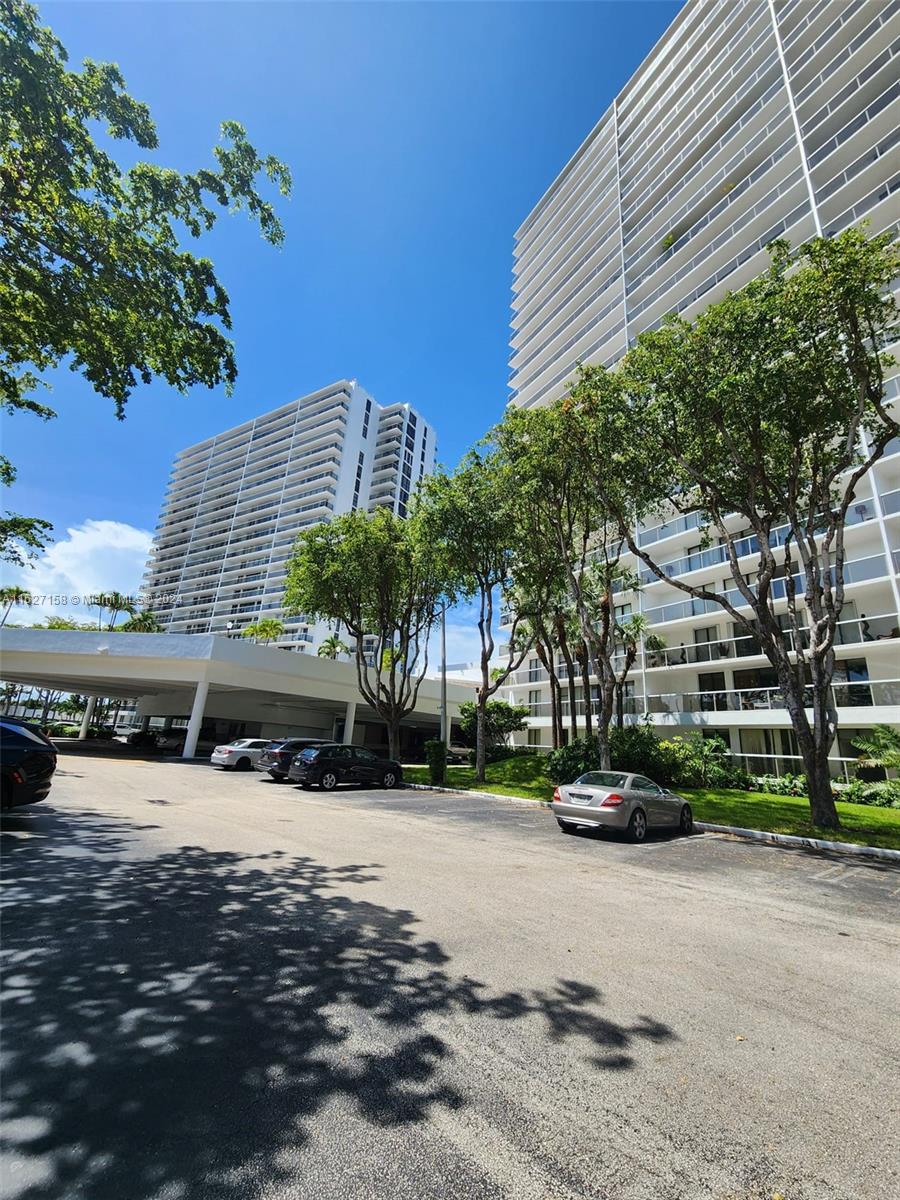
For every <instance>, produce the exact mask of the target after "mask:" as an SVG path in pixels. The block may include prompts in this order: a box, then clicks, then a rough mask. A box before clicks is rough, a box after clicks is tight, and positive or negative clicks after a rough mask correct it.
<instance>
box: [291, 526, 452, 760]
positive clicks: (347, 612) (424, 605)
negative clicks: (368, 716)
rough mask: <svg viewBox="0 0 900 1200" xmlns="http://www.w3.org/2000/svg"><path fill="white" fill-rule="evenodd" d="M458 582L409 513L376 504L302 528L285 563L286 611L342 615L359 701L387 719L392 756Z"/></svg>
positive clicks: (328, 616)
mask: <svg viewBox="0 0 900 1200" xmlns="http://www.w3.org/2000/svg"><path fill="white" fill-rule="evenodd" d="M455 587H456V580H455V579H454V578H453V576H452V573H451V572H449V571H448V566H447V562H446V559H445V558H443V557H442V556H441V554H440V553H439V551H438V549H437V548H436V547H435V546H434V544H433V543H432V542H430V541H429V539H428V538H427V537H425V536H424V535H423V530H422V525H421V522H420V521H419V520H418V518H417V517H416V516H415V514H413V515H412V516H410V517H407V518H405V519H404V518H402V517H398V516H395V515H394V514H393V513H392V512H390V510H389V509H387V508H384V507H381V508H378V509H376V511H375V512H374V513H365V512H362V511H360V510H358V509H357V510H355V511H353V512H348V513H343V514H341V515H340V516H338V517H336V518H335V519H334V520H333V521H329V522H327V523H325V524H322V525H314V526H312V527H311V528H309V529H306V530H304V531H303V532H302V533H301V534H300V536H299V537H298V539H297V544H296V546H295V548H294V553H293V556H292V558H291V560H290V562H289V564H288V573H287V584H286V587H285V594H284V607H285V611H286V612H304V613H307V614H310V615H315V616H317V617H320V618H325V619H327V620H331V621H340V622H341V623H342V624H343V626H344V628H345V629H346V631H347V635H348V637H349V638H351V639H352V640H353V643H354V647H353V653H354V659H355V663H356V672H357V681H358V684H359V690H360V693H361V695H362V697H363V699H364V700H365V701H366V702H367V703H368V704H370V705H371V706H372V708H373V709H374V710H375V711H376V712H377V713H378V714H379V716H380V717H381V718H382V720H383V721H384V722H385V725H386V727H387V732H388V743H389V746H390V752H391V756H392V757H396V756H397V753H398V752H399V732H400V722H401V720H402V719H403V717H405V716H406V715H407V713H410V712H412V711H413V710H414V709H415V707H416V702H417V699H418V695H419V688H420V686H421V683H422V680H423V678H424V677H425V673H426V671H427V669H428V638H429V635H430V633H431V630H432V627H433V625H434V622H435V618H436V617H437V614H438V612H439V611H440V607H441V604H442V603H443V602H444V601H445V600H446V599H448V598H449V597H450V596H451V595H452V594H453V593H454V592H455Z"/></svg>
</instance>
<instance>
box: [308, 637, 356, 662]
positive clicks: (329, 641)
mask: <svg viewBox="0 0 900 1200" xmlns="http://www.w3.org/2000/svg"><path fill="white" fill-rule="evenodd" d="M349 653H350V651H349V649H348V647H347V646H345V645H344V643H343V642H342V641H341V639H340V638H339V637H338V635H337V634H336V633H330V634H329V635H328V637H327V638H326V639H325V640H324V642H322V645H321V646H320V647H319V648H318V650H317V651H316V654H318V656H319V658H332V659H333V658H337V656H338V655H339V654H349Z"/></svg>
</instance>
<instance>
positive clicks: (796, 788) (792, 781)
mask: <svg viewBox="0 0 900 1200" xmlns="http://www.w3.org/2000/svg"><path fill="white" fill-rule="evenodd" d="M755 783H756V787H757V788H758V790H759V791H761V792H768V793H769V794H770V795H772V796H805V795H806V791H807V788H806V776H805V775H792V774H791V773H790V771H788V773H787V774H786V775H757V776H756V777H755Z"/></svg>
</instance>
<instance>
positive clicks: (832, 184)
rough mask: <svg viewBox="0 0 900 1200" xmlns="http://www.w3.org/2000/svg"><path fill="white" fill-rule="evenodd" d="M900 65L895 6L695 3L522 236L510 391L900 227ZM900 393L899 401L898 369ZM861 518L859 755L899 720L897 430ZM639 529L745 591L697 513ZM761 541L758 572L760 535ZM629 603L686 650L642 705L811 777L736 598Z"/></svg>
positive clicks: (850, 664) (528, 674)
mask: <svg viewBox="0 0 900 1200" xmlns="http://www.w3.org/2000/svg"><path fill="white" fill-rule="evenodd" d="M898 66H900V4H898V3H896V0H688V2H687V3H686V4H685V5H684V7H683V8H682V10H681V11H680V12H679V14H678V16H677V17H676V19H675V20H674V21H673V23H672V25H671V26H670V27H669V29H668V30H667V31H666V33H665V34H664V36H663V37H662V38H661V39H660V41H659V42H658V44H657V45H656V46H655V47H654V49H653V50H652V51H651V53H650V54H649V55H648V57H647V58H646V59H645V61H644V62H643V63H642V65H641V66H640V67H639V68H638V70H637V71H636V72H635V74H634V76H633V77H632V78H631V80H630V81H629V82H628V83H627V84H626V86H625V87H624V88H623V90H622V91H621V92H620V93H619V95H618V96H617V97H616V98H615V100H614V101H613V103H612V104H611V105H610V107H609V109H608V110H607V111H606V112H605V113H604V114H603V116H602V117H601V119H600V121H599V122H598V123H597V125H596V126H595V127H594V129H593V130H592V131H591V133H590V135H589V136H588V138H587V139H586V141H585V142H584V143H583V144H582V145H581V147H580V148H579V149H578V150H577V152H576V153H575V155H574V157H573V158H572V159H570V161H569V162H568V164H567V165H566V166H565V167H564V169H563V171H562V172H561V174H560V175H559V176H558V177H557V179H556V180H555V182H554V183H553V184H552V185H551V187H550V188H549V189H548V191H547V192H546V193H545V194H544V196H543V197H542V198H541V199H540V201H539V202H538V204H537V205H536V207H535V208H534V210H533V211H532V212H531V213H530V215H529V216H528V217H527V219H526V220H525V222H524V224H523V225H522V226H521V227H520V229H519V230H518V232H517V233H516V245H515V265H514V283H513V294H514V300H513V307H514V315H513V322H512V329H513V333H512V339H511V354H510V367H511V387H512V401H511V402H512V403H513V404H516V405H518V406H521V407H524V408H531V407H536V406H540V405H544V404H548V403H552V402H553V401H554V400H556V399H558V398H559V397H561V396H563V395H564V394H565V392H566V389H567V385H568V381H569V380H571V379H572V377H573V375H574V373H575V366H576V363H578V362H579V361H583V362H590V363H602V364H604V365H606V366H614V365H615V363H616V362H617V361H618V360H619V359H620V358H621V357H622V355H623V354H624V353H625V351H626V350H627V348H628V346H629V345H630V344H631V343H632V342H633V340H634V338H635V337H636V336H637V335H638V334H639V333H640V332H642V331H643V330H647V329H652V328H655V327H656V326H658V325H659V323H660V321H661V320H662V318H663V317H664V316H665V315H666V314H667V313H670V312H673V311H677V312H679V313H681V314H682V315H684V316H685V317H688V318H690V317H693V316H695V315H696V314H697V313H699V312H700V311H702V310H703V309H704V308H705V307H706V306H707V305H709V304H710V303H712V302H714V301H716V300H718V299H720V298H721V297H722V296H723V295H724V294H725V292H726V291H729V290H735V289H737V288H740V287H741V286H742V285H743V284H745V283H746V282H747V281H748V280H750V279H751V278H753V277H754V276H756V275H758V274H760V273H761V272H762V271H763V270H764V269H765V267H766V265H767V263H768V255H767V253H766V246H767V244H768V243H769V242H771V241H772V240H773V239H774V238H776V237H784V238H787V239H788V240H789V241H790V242H791V244H792V245H798V244H800V243H802V242H803V241H805V240H806V239H808V238H810V237H813V236H815V235H817V234H825V235H830V234H833V233H836V232H838V231H840V230H841V229H845V228H847V227H848V226H850V225H853V224H857V223H858V222H860V221H862V220H866V221H868V222H869V228H870V231H871V232H872V233H877V232H880V231H882V230H888V229H896V228H897V227H898V223H900V99H898V98H900V74H898ZM888 395H889V399H890V402H891V403H892V404H895V405H896V403H897V398H898V395H900V376H897V375H896V374H895V375H894V377H893V378H892V379H891V380H890V382H889V385H888ZM850 516H851V522H852V526H851V528H850V529H849V530H848V534H847V543H846V544H847V557H848V560H849V562H848V577H849V580H850V586H849V587H848V589H847V596H848V602H847V605H846V607H845V610H844V614H843V621H842V623H841V626H840V628H839V650H838V658H839V662H838V670H837V675H836V688H835V694H836V699H837V701H838V707H839V712H840V720H841V735H840V739H839V743H838V744H837V745H836V747H835V752H834V753H835V758H836V759H839V758H841V757H845V758H846V757H854V756H855V751H854V750H853V749H852V748H851V746H850V744H849V742H850V739H851V737H852V736H853V731H854V729H855V728H861V727H864V726H868V725H871V724H872V723H874V722H875V721H879V720H882V721H883V720H888V721H891V722H897V721H898V719H900V709H898V707H897V705H898V703H900V682H898V679H900V668H898V661H900V659H898V650H900V641H898V635H900V593H898V585H897V571H898V568H900V441H895V442H894V443H893V444H892V445H890V446H889V447H888V450H887V453H886V454H885V456H884V458H883V459H882V460H881V462H879V463H878V464H877V465H876V467H875V469H874V470H873V472H872V473H871V475H870V476H869V477H868V478H867V479H866V480H865V481H864V483H863V484H862V485H861V486H860V488H859V495H858V500H857V504H856V506H855V509H854V510H853V511H852V512H851V514H850ZM640 538H641V540H642V541H643V542H644V543H645V544H650V543H653V544H654V546H655V550H656V554H657V555H658V556H659V557H660V558H662V559H664V560H666V562H667V564H668V565H667V571H668V570H669V569H671V574H672V575H673V576H679V577H680V576H690V578H691V581H692V582H697V583H704V582H710V583H714V584H716V586H718V587H726V588H728V590H730V591H733V585H732V584H729V583H727V582H726V581H727V577H728V574H729V572H728V568H727V562H726V559H725V555H724V552H723V549H722V548H721V547H715V546H714V547H712V548H710V549H701V547H700V545H699V542H700V537H699V536H698V534H697V528H696V522H694V523H692V522H690V521H684V520H676V519H673V520H672V521H670V522H669V523H668V524H663V525H659V526H657V527H656V528H653V529H645V530H643V531H641V532H640ZM746 549H747V563H748V565H749V564H750V563H751V561H752V557H753V554H754V544H753V542H752V539H750V538H749V537H748V539H747V546H746ZM621 606H622V612H623V614H624V613H627V612H630V611H638V610H641V611H643V612H644V614H645V615H646V616H647V618H648V619H649V621H650V622H651V628H652V631H653V632H654V633H655V634H658V635H660V636H662V637H664V638H665V640H666V642H667V644H668V646H669V647H670V649H669V650H667V651H666V652H665V653H663V654H658V655H656V656H651V655H648V654H642V656H641V659H640V661H639V663H638V665H637V668H636V670H635V671H634V675H633V683H632V685H631V686H632V690H633V695H632V697H631V698H630V700H629V706H630V709H631V711H632V712H633V713H634V714H636V715H637V714H641V713H643V712H645V711H649V713H650V715H651V718H652V719H653V720H654V722H656V724H657V725H658V726H660V731H661V732H662V731H663V730H665V729H668V730H669V731H670V732H677V730H678V729H679V728H680V729H682V730H683V729H684V728H692V727H693V728H701V729H703V730H708V731H715V732H717V733H720V734H722V735H723V736H724V737H725V738H726V740H729V739H730V742H731V746H732V749H733V750H734V751H736V752H739V753H741V754H743V755H745V756H746V763H747V766H748V767H750V768H752V769H755V770H759V769H761V768H763V767H767V768H769V769H776V768H777V769H784V768H785V766H787V767H788V768H790V769H796V767H797V761H796V759H795V758H793V757H792V756H794V755H796V750H797V748H796V745H795V744H794V740H793V735H792V732H791V729H790V722H789V720H788V719H787V715H786V713H784V711H783V709H781V707H780V706H781V701H780V698H779V693H778V691H777V688H776V687H775V682H776V681H775V679H774V675H773V672H772V670H771V668H770V667H769V665H768V663H767V661H766V660H765V659H764V658H763V656H762V655H760V654H759V652H758V651H759V647H758V645H756V644H755V643H754V640H753V639H752V638H749V637H747V636H746V635H745V633H744V632H743V631H742V630H741V629H739V628H733V627H732V623H731V622H730V620H728V619H727V618H726V616H725V614H724V612H723V611H722V610H720V609H717V610H715V611H710V610H709V609H708V607H707V606H704V605H702V604H700V603H698V602H696V601H692V600H690V599H686V598H685V596H684V593H681V592H678V591H677V590H676V589H675V588H673V587H671V586H670V585H669V584H667V583H665V582H662V581H659V580H657V579H656V577H655V576H646V577H645V586H644V587H643V589H642V590H641V591H639V592H634V593H623V594H622V596H621ZM512 695H513V698H514V699H515V700H516V701H517V702H522V703H527V704H529V706H530V707H531V710H532V714H533V720H532V729H531V731H530V733H529V735H528V736H529V740H530V741H531V742H532V743H533V744H541V743H543V744H545V745H546V744H547V742H548V740H549V729H548V728H547V727H548V726H549V724H550V719H549V702H548V701H549V694H548V688H547V687H546V684H545V680H544V679H543V672H542V670H541V668H540V664H539V663H537V662H536V661H533V662H531V663H529V664H526V666H525V667H524V668H523V670H522V671H521V672H520V673H519V675H518V677H517V679H516V681H515V686H514V687H513V689H512ZM579 697H580V698H579V701H578V703H579V704H580V705H581V706H582V707H583V705H584V702H585V698H584V697H583V696H581V693H580V689H579ZM839 769H840V764H839V763H837V762H836V764H835V770H836V771H838V770H839Z"/></svg>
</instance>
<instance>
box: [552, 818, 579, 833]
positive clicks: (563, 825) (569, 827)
mask: <svg viewBox="0 0 900 1200" xmlns="http://www.w3.org/2000/svg"><path fill="white" fill-rule="evenodd" d="M556 823H557V825H558V826H559V827H560V829H561V830H562V831H563V833H577V832H578V826H577V825H573V824H572V823H571V822H570V821H560V819H559V817H557V818H556Z"/></svg>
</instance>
